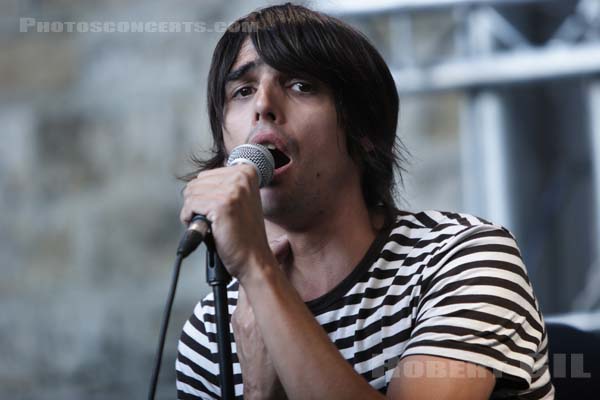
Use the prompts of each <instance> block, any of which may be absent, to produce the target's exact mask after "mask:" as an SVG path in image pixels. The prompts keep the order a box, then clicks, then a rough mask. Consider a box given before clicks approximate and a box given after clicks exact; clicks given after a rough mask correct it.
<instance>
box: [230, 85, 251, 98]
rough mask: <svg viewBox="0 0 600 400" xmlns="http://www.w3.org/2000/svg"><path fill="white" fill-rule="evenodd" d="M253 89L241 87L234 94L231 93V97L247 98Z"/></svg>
mask: <svg viewBox="0 0 600 400" xmlns="http://www.w3.org/2000/svg"><path fill="white" fill-rule="evenodd" d="M253 91H254V89H253V88H252V87H251V86H242V87H241V88H239V89H238V90H236V91H235V92H233V96H231V97H247V96H250V95H251V94H252V93H253Z"/></svg>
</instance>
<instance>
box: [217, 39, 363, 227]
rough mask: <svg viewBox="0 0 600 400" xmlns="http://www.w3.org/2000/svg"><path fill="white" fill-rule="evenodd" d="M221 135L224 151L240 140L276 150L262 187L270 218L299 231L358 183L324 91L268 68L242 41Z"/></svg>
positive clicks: (230, 77)
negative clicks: (268, 181)
mask: <svg viewBox="0 0 600 400" xmlns="http://www.w3.org/2000/svg"><path fill="white" fill-rule="evenodd" d="M223 133H224V135H223V136H224V140H225V146H226V148H227V151H228V152H230V151H231V150H232V149H233V148H234V147H235V146H238V145H240V144H242V143H261V144H264V145H267V144H270V146H269V147H271V148H273V147H276V148H277V149H278V150H277V151H275V154H276V157H275V158H276V169H275V174H274V177H273V181H272V183H271V184H270V185H269V186H268V187H265V188H262V189H261V200H262V205H263V212H264V215H265V217H266V218H267V219H268V220H270V221H272V222H275V223H279V224H284V225H287V226H289V227H296V228H299V229H300V228H301V227H303V226H304V225H303V224H306V223H309V220H310V218H318V217H319V216H323V215H326V213H327V212H329V210H330V209H331V207H336V204H339V202H341V201H344V200H345V196H348V195H350V194H351V193H352V194H356V185H359V186H360V179H359V173H358V169H357V167H356V165H355V164H354V162H353V161H352V160H351V158H350V157H349V155H348V152H347V149H346V139H345V134H344V132H343V131H342V130H341V129H340V128H339V127H338V122H337V114H336V109H335V105H334V101H333V96H332V93H331V91H330V89H329V88H327V87H326V86H325V85H323V84H322V83H319V82H316V81H310V80H307V79H303V78H300V77H298V76H288V75H285V74H283V73H281V72H279V71H277V70H275V69H273V68H271V67H270V66H268V65H267V64H265V63H264V62H263V61H262V60H261V59H260V57H259V56H258V54H257V52H256V50H255V48H254V46H253V45H252V42H251V41H250V40H248V39H246V41H245V42H244V44H243V45H242V47H241V49H240V52H239V53H238V56H237V59H236V61H235V63H234V65H233V66H232V68H231V71H230V72H229V75H228V79H227V83H226V85H225V107H224V122H223ZM278 159H279V161H277V160H278ZM358 193H360V190H358ZM346 200H347V199H346Z"/></svg>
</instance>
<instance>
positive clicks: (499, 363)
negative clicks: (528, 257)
mask: <svg viewBox="0 0 600 400" xmlns="http://www.w3.org/2000/svg"><path fill="white" fill-rule="evenodd" d="M426 270H427V272H426V273H424V274H423V277H424V278H423V280H422V282H421V292H420V296H419V299H418V306H417V312H416V318H415V323H414V328H413V331H412V334H411V337H410V339H409V341H408V343H407V346H406V348H405V351H404V353H403V355H402V357H407V356H410V355H416V354H425V355H432V356H438V357H445V358H450V359H456V360H461V361H466V362H470V363H474V364H477V365H481V366H484V367H487V368H489V369H491V370H492V371H493V373H494V375H495V376H496V378H497V388H501V387H510V388H514V389H527V388H528V387H529V386H530V385H531V383H532V381H533V380H534V378H535V377H534V376H533V375H534V367H535V365H536V363H537V362H538V360H539V356H540V354H539V353H540V345H541V343H542V341H543V337H544V335H545V329H544V325H543V319H542V317H541V314H540V312H539V308H538V304H537V301H536V299H535V296H534V294H533V289H532V287H531V284H530V282H529V279H528V276H527V272H526V270H525V266H524V265H523V262H522V259H521V255H520V252H519V249H518V247H517V244H516V242H515V240H514V238H513V237H512V235H511V234H510V233H509V232H508V231H507V230H505V229H503V228H500V227H496V226H493V225H481V226H474V227H471V228H468V229H466V230H465V231H463V232H462V233H460V234H459V235H457V236H456V237H455V238H454V239H453V240H451V241H449V242H448V243H447V244H446V245H444V246H442V247H441V248H440V249H439V251H438V252H437V253H436V254H434V256H433V257H432V258H431V260H430V261H429V263H428V264H427V266H426Z"/></svg>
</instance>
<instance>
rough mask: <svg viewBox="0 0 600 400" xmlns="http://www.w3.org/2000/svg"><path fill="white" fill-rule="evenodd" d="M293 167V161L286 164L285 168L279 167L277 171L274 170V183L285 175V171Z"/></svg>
mask: <svg viewBox="0 0 600 400" xmlns="http://www.w3.org/2000/svg"><path fill="white" fill-rule="evenodd" d="M291 165H292V161H290V162H289V163H287V164H285V165H284V166H283V167H279V168H277V169H276V170H274V171H273V181H275V180H276V179H277V178H279V177H280V176H281V175H282V174H283V173H285V171H287V170H288V169H289V168H290V166H291Z"/></svg>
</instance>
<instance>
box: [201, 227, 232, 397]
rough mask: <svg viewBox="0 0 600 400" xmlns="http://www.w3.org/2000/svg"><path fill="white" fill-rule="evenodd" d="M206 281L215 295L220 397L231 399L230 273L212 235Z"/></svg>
mask: <svg viewBox="0 0 600 400" xmlns="http://www.w3.org/2000/svg"><path fill="white" fill-rule="evenodd" d="M205 243H206V282H207V283H208V284H209V285H210V286H212V288H213V294H214V297H215V318H216V320H217V348H218V352H219V384H220V386H221V398H222V399H223V400H233V399H234V398H235V390H234V384H233V365H232V360H231V341H230V332H229V307H228V302H227V284H228V283H229V282H231V275H229V272H227V270H226V269H225V266H224V265H223V262H222V261H221V259H220V258H219V255H218V254H217V250H216V248H215V243H214V240H213V238H212V235H210V234H207V235H206V239H205Z"/></svg>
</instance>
